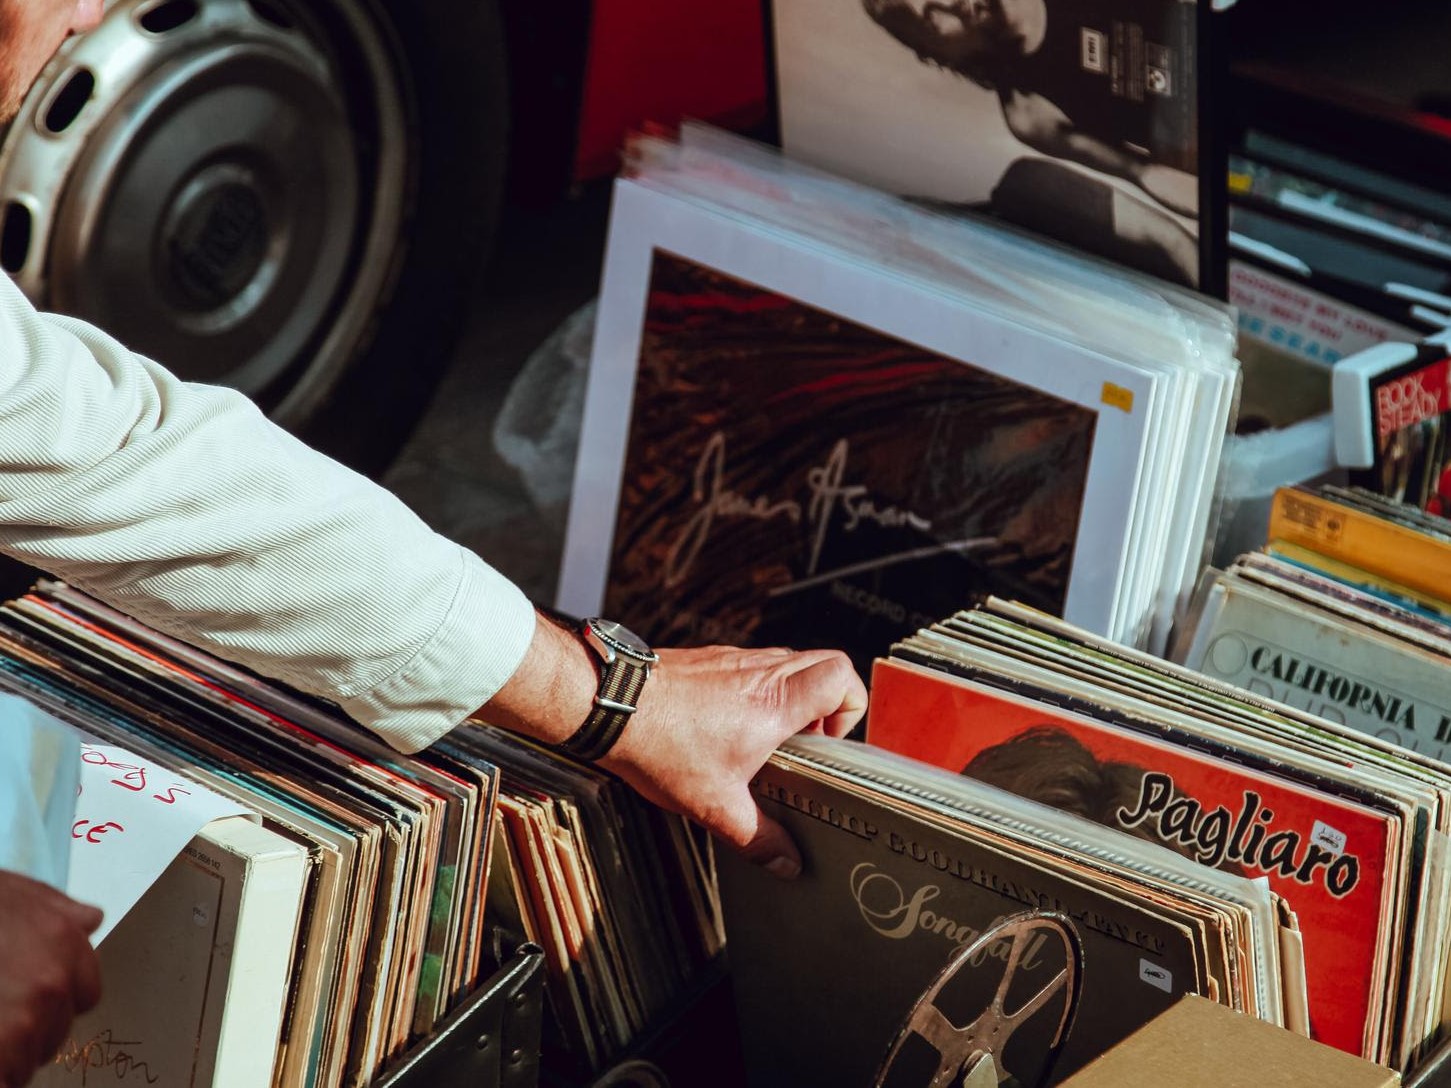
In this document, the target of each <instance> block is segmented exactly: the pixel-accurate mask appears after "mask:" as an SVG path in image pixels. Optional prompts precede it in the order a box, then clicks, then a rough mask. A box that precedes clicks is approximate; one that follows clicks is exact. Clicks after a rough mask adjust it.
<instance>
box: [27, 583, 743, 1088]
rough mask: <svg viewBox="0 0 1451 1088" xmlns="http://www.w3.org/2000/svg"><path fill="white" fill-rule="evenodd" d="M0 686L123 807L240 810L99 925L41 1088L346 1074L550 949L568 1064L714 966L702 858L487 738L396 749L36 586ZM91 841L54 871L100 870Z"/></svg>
mask: <svg viewBox="0 0 1451 1088" xmlns="http://www.w3.org/2000/svg"><path fill="white" fill-rule="evenodd" d="M0 689H5V690H8V691H11V692H15V693H17V694H20V695H22V696H24V697H26V698H28V699H30V700H31V701H32V702H34V703H36V704H37V705H39V706H40V707H42V708H43V709H46V710H48V711H49V712H51V713H52V714H53V715H55V716H57V717H59V718H61V719H62V720H64V721H67V722H69V723H70V724H72V725H74V726H75V727H77V728H78V729H79V730H80V731H81V732H82V733H83V734H84V735H85V737H86V738H87V740H88V746H87V748H86V759H87V761H88V762H97V761H98V762H100V763H101V764H102V766H101V769H102V770H103V771H104V772H105V774H106V775H107V776H111V777H113V778H114V779H115V784H116V785H117V786H119V787H121V788H124V789H125V790H126V791H127V792H131V791H142V792H143V793H144V795H145V796H147V797H152V796H154V797H155V800H156V802H157V803H158V804H165V803H166V802H167V800H168V798H171V799H173V800H174V799H179V798H181V797H184V796H186V795H187V794H189V793H196V792H199V791H201V790H202V789H203V788H205V789H206V790H209V791H212V792H213V793H214V794H216V795H218V796H220V797H222V798H226V799H229V801H230V802H232V803H234V806H233V807H234V810H235V811H245V812H246V813H250V817H249V818H243V817H232V818H229V819H225V820H214V821H213V822H212V823H210V824H208V825H207V826H206V827H204V828H203V830H202V832H201V833H199V834H198V835H197V836H196V838H195V839H194V840H193V841H192V842H191V844H190V845H189V846H187V848H186V849H185V850H184V851H183V853H182V855H181V856H180V857H178V858H177V859H176V861H175V862H174V863H173V864H172V865H171V866H170V868H168V869H166V871H165V872H164V873H163V874H162V876H161V878H160V879H158V880H157V881H156V882H155V883H154V884H153V885H152V886H151V887H150V888H149V890H147V891H146V892H145V894H144V895H142V896H141V897H140V899H139V901H137V902H136V904H135V906H133V907H131V908H130V909H129V911H127V912H126V913H125V915H124V917H120V918H119V919H116V918H108V919H107V927H108V929H109V928H110V927H111V926H112V925H114V929H113V930H111V931H110V932H109V933H108V934H107V935H106V936H105V938H104V940H103V941H102V943H101V945H100V949H99V951H100V955H101V960H102V965H103V972H104V977H105V979H106V996H105V998H104V1000H103V1002H102V1004H101V1005H100V1006H99V1007H98V1008H97V1009H95V1010H94V1011H92V1012H91V1013H88V1014H86V1015H85V1016H84V1017H82V1018H80V1019H79V1020H78V1021H77V1023H76V1025H75V1027H74V1028H73V1033H72V1038H71V1040H70V1041H69V1042H68V1043H67V1044H66V1046H65V1047H63V1049H62V1053H61V1056H60V1059H59V1060H58V1062H57V1063H56V1064H55V1065H52V1066H51V1067H49V1068H48V1069H47V1070H45V1071H44V1072H43V1073H42V1074H41V1075H40V1077H39V1079H38V1080H37V1083H39V1084H45V1085H49V1086H53V1088H58V1086H61V1085H69V1084H71V1083H72V1082H73V1081H74V1080H75V1079H76V1078H81V1077H83V1076H85V1075H94V1071H95V1069H96V1068H97V1067H99V1066H105V1067H108V1068H109V1067H111V1066H115V1065H118V1064H119V1065H121V1066H123V1067H124V1068H126V1069H131V1070H138V1069H144V1070H145V1072H146V1073H147V1076H148V1082H149V1083H155V1081H156V1080H157V1079H160V1078H162V1077H166V1078H167V1080H168V1081H170V1080H172V1079H174V1080H176V1082H177V1083H226V1084H231V1085H238V1086H249V1085H251V1086H256V1088H267V1086H268V1085H272V1084H281V1085H289V1086H292V1085H296V1086H302V1085H307V1086H314V1085H315V1086H319V1088H322V1086H328V1085H355V1084H365V1083H367V1082H368V1081H370V1080H372V1079H373V1078H374V1077H375V1076H376V1075H377V1074H378V1073H379V1072H380V1071H381V1070H383V1069H385V1068H386V1067H387V1065H388V1064H389V1062H390V1061H392V1060H393V1059H395V1058H397V1057H398V1056H399V1055H400V1054H401V1053H402V1052H403V1051H404V1050H405V1049H406V1048H407V1047H408V1046H409V1044H410V1043H412V1042H415V1041H417V1040H418V1039H420V1038H422V1037H423V1036H425V1035H427V1034H428V1033H429V1032H430V1031H431V1030H432V1029H433V1028H434V1026H435V1025H436V1024H438V1023H439V1022H440V1020H441V1018H442V1017H444V1016H445V1015H446V1014H447V1013H448V1012H449V1011H450V1010H451V1009H453V1008H454V1007H455V1006H456V1005H457V1004H458V1003H459V1001H460V1000H462V999H463V998H464V997H465V996H466V995H468V994H469V993H470V992H471V991H473V990H474V989H475V987H477V986H479V985H480V983H482V982H483V981H484V980H485V979H486V978H487V977H488V975H489V974H490V973H491V972H492V971H493V970H494V969H495V968H496V967H497V966H498V964H499V963H500V962H502V961H503V960H504V959H505V958H506V957H507V956H508V954H509V953H511V952H512V951H513V950H514V949H515V948H516V947H517V946H518V945H519V944H521V943H523V942H524V941H526V940H528V941H531V942H534V943H537V944H538V945H540V946H541V947H542V948H543V949H544V952H545V958H546V968H547V986H546V991H547V996H548V999H549V1004H550V1006H551V1009H552V1012H553V1015H552V1016H551V1017H550V1018H549V1024H550V1025H552V1027H551V1029H550V1034H549V1035H548V1036H547V1040H548V1049H549V1050H550V1051H551V1052H552V1053H553V1056H554V1058H555V1059H556V1061H559V1062H560V1064H561V1065H562V1066H565V1067H573V1068H577V1069H582V1070H586V1071H587V1070H591V1069H596V1068H598V1067H600V1066H601V1065H602V1064H604V1063H605V1062H606V1061H607V1060H608V1059H609V1058H610V1057H611V1056H612V1055H616V1054H618V1053H619V1052H620V1051H622V1050H623V1049H624V1048H626V1047H627V1046H628V1045H629V1044H630V1043H631V1042H632V1041H634V1040H635V1039H636V1038H637V1037H638V1036H639V1035H640V1034H641V1033H642V1032H643V1031H644V1030H645V1029H646V1028H647V1027H648V1026H650V1025H652V1024H653V1023H654V1022H656V1021H657V1020H659V1019H660V1018H662V1017H663V1016H665V1015H666V1014H667V1013H668V1012H669V1011H670V1010H671V1009H672V1006H673V1004H674V1003H676V1002H678V1000H679V999H680V998H681V996H682V995H683V994H685V993H686V992H688V991H691V990H693V989H694V988H696V987H698V985H699V974H700V970H701V968H702V967H703V966H704V965H705V964H706V963H708V962H709V961H710V960H712V958H713V957H714V956H715V955H716V953H717V952H718V951H719V948H720V944H721V940H722V937H721V923H720V920H719V912H718V908H717V905H716V902H715V898H714V891H713V881H712V879H711V866H712V858H711V855H710V845H709V843H708V842H706V841H702V839H701V838H700V836H699V833H698V832H697V831H695V830H693V829H691V828H690V827H688V826H687V825H686V824H685V823H684V821H682V820H680V819H679V818H676V817H673V816H668V815H666V814H663V813H661V812H659V811H658V810H656V809H654V808H653V806H649V805H647V804H645V803H644V802H642V801H641V800H640V799H639V798H638V797H637V796H636V795H635V794H634V793H633V792H632V791H630V790H629V789H628V788H626V787H625V786H623V785H622V784H621V783H619V782H618V781H615V780H613V779H611V778H609V777H608V776H606V775H603V774H601V773H599V772H597V771H594V770H593V769H591V768H588V767H585V766H582V765H579V764H577V763H574V762H573V761H570V760H566V759H563V758H562V757H559V756H558V755H556V754H555V753H553V752H551V751H549V750H546V749H544V748H541V747H538V746H535V745H532V744H530V743H528V742H526V741H523V740H521V739H519V738H517V737H515V736H513V735H511V734H507V733H504V732H503V731H498V730H494V729H491V728H489V727H487V726H483V725H468V726H464V727H461V728H459V729H457V730H455V731H453V732H452V733H450V734H449V735H448V736H447V737H446V738H445V739H444V740H443V741H441V742H440V743H438V744H436V745H435V746H433V747H432V748H430V749H429V750H428V751H427V752H426V753H423V754H421V755H419V756H414V757H408V756H403V755H400V754H399V753H397V752H395V751H393V750H392V749H390V748H388V747H387V746H385V745H383V744H382V743H381V742H379V741H378V740H376V739H375V738H373V737H372V736H370V735H368V734H365V733H363V732H362V731H361V730H359V729H358V728H357V727H355V726H353V725H352V724H351V723H349V722H347V721H346V720H345V719H343V718H342V717H341V716H340V715H338V714H337V713H336V711H334V710H333V709H331V708H330V707H328V706H326V705H325V704H322V703H319V702H316V701H312V700H308V699H305V698H303V697H299V696H297V695H295V694H292V693H290V692H288V691H286V690H283V689H281V688H279V687H277V686H275V685H273V684H270V683H268V682H265V681H262V680H259V679H258V678H256V677H254V676H252V675H250V674H247V673H244V672H241V671H239V670H237V669H235V668H232V667H231V666H228V665H226V664H224V663H222V662H219V661H217V660H215V659H213V658H210V657H208V656H207V655H205V654H203V653H201V652H199V651H197V650H195V649H194V648H192V647H189V646H186V645H184V644H182V643H179V642H176V641H174V640H171V639H169V638H167V637H165V636H163V635H160V634H158V633H156V632H154V631H152V630H150V629H149V628H147V627H145V626H144V625H142V624H140V623H138V622H136V621H135V620H133V619H131V618H129V617H127V616H125V615H123V614H121V613H118V612H116V611H114V610H112V609H110V608H108V607H106V606H104V605H101V604H99V603H97V602H95V601H93V600H90V599H89V598H87V597H85V596H84V595H82V594H80V593H77V592H76V591H74V590H73V589H71V588H69V587H66V586H63V585H59V584H55V583H48V584H44V585H42V586H41V587H40V588H38V589H37V590H36V591H35V592H32V593H31V594H29V595H27V596H26V597H24V598H22V599H19V600H17V601H13V602H10V603H9V604H7V605H5V606H4V607H3V608H0ZM500 768H505V770H504V772H503V773H502V774H501V772H500ZM94 801H95V799H92V798H90V797H88V796H83V797H82V802H83V808H84V807H85V806H86V805H87V804H91V803H94ZM85 814H86V815H90V813H89V812H87V813H85ZM110 823H111V824H112V826H110V827H109V828H106V829H105V830H107V832H108V833H109V834H111V835H113V836H119V835H122V834H131V835H133V836H134V835H136V834H145V833H146V829H144V828H141V827H135V826H132V827H129V830H128V829H127V827H124V826H122V824H123V823H125V821H119V820H117V821H110ZM108 841H109V842H118V841H119V840H118V839H115V838H113V839H111V840H107V839H106V838H105V837H104V836H101V835H97V836H95V837H94V841H93V843H91V844H89V845H88V846H87V848H86V851H85V852H84V853H80V852H76V857H73V859H72V873H73V874H74V873H75V872H76V868H77V863H78V862H79V864H80V865H81V866H82V867H84V868H86V869H87V870H88V871H89V876H90V877H91V878H93V879H94V880H99V881H106V880H108V879H119V877H120V874H117V873H114V872H112V871H111V870H109V869H108V868H107V865H108V864H110V863H109V862H108V855H107V853H106V850H105V847H106V844H107V843H108ZM90 870H93V871H90ZM486 893H487V894H486Z"/></svg>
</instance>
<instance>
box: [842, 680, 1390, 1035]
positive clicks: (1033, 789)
mask: <svg viewBox="0 0 1451 1088" xmlns="http://www.w3.org/2000/svg"><path fill="white" fill-rule="evenodd" d="M867 740H868V742H869V743H871V744H875V745H877V746H879V747H881V748H887V749H890V750H891V751H894V752H900V753H902V754H904V755H908V756H911V757H913V758H915V759H920V760H923V761H924V762H927V763H931V764H934V765H936V766H939V767H945V768H947V769H949V770H956V771H960V772H961V773H963V774H966V775H970V776H971V777H973V778H977V779H980V780H982V781H985V782H988V783H990V784H991V785H994V786H997V787H999V788H1001V789H1007V790H1011V791H1012V792H1013V793H1016V794H1019V795H1020V796H1023V797H1027V798H1031V799H1032V800H1036V801H1041V802H1043V803H1045V804H1050V805H1053V806H1054V807H1055V808H1059V809H1062V810H1064V811H1067V812H1073V813H1077V814H1078V815H1080V816H1083V817H1085V818H1086V819H1090V820H1094V821H1096V822H1098V823H1101V824H1105V825H1107V826H1110V827H1117V828H1119V829H1120V830H1122V831H1125V832H1127V833H1128V834H1130V835H1134V836H1136V837H1138V838H1141V839H1146V840H1148V841H1150V842H1154V843H1158V844H1160V845H1163V846H1167V847H1169V848H1170V849H1172V850H1176V851H1178V852H1179V853H1181V854H1183V855H1185V856H1187V857H1190V858H1193V859H1194V860H1196V861H1199V862H1202V863H1204V864H1208V865H1213V866H1215V867H1216V868H1220V869H1224V870H1227V871H1230V872H1235V873H1239V874H1241V875H1244V876H1248V877H1260V876H1264V877H1267V878H1268V879H1269V882H1270V887H1271V888H1273V889H1274V890H1275V891H1276V892H1277V893H1279V894H1280V895H1281V896H1283V897H1284V898H1285V900H1286V901H1287V902H1288V903H1289V905H1290V908H1291V909H1292V910H1294V912H1295V913H1296V915H1297V916H1298V917H1299V922H1300V928H1301V931H1302V934H1303V939H1304V946H1305V974H1306V987H1307V991H1308V997H1309V1008H1310V1027H1311V1034H1312V1035H1313V1036H1314V1038H1316V1039H1318V1040H1320V1041H1321V1042H1323V1043H1327V1044H1329V1045H1330V1046H1333V1047H1336V1048H1337V1049H1340V1050H1344V1051H1348V1052H1350V1053H1352V1054H1361V1055H1363V1056H1369V1055H1367V1054H1366V1051H1367V1050H1368V1049H1369V1044H1368V1040H1369V1039H1370V1038H1371V1037H1372V1029H1373V1024H1370V1023H1368V1021H1370V1020H1371V1019H1372V1009H1371V993H1372V988H1373V986H1375V985H1376V983H1375V981H1374V979H1375V974H1374V964H1375V958H1376V945H1377V937H1378V934H1379V932H1380V930H1381V928H1382V927H1383V926H1384V925H1385V924H1387V923H1386V922H1385V921H1384V919H1387V918H1389V917H1390V916H1391V913H1392V912H1391V910H1389V909H1387V904H1386V899H1387V894H1388V891H1389V887H1388V880H1387V874H1388V872H1389V871H1390V870H1391V869H1392V867H1393V865H1394V858H1393V855H1392V850H1393V849H1394V846H1395V844H1396V842H1397V838H1398V836H1397V834H1396V829H1394V828H1393V827H1392V826H1391V825H1392V818H1391V817H1390V816H1389V815H1387V814H1384V813H1380V812H1376V811H1374V810H1372V809H1370V808H1367V807H1366V806H1364V805H1360V804H1356V803H1354V802H1351V801H1347V800H1344V799H1342V798H1337V797H1332V796H1328V795H1326V794H1323V793H1317V792H1315V791H1313V790H1311V789H1309V788H1306V787H1303V786H1298V785H1295V784H1293V783H1291V782H1288V781H1286V780H1284V779H1281V778H1277V777H1275V776H1273V775H1270V774H1268V773H1265V772H1261V771H1257V770H1254V769H1252V768H1249V767H1243V766H1239V765H1236V764H1233V763H1228V762H1225V761H1223V760H1220V759H1217V758H1215V757H1214V756H1212V755H1209V754H1207V753H1203V752H1196V751H1193V750H1191V749H1188V748H1180V747H1178V746H1176V745H1173V744H1170V743H1168V742H1165V741H1162V740H1159V739H1157V738H1154V737H1151V736H1147V735H1144V734H1139V733H1135V732H1133V731H1131V730H1129V729H1126V728H1124V727H1121V726H1117V725H1111V724H1108V723H1104V722H1098V721H1094V720H1093V719H1091V718H1087V717H1084V716H1082V715H1079V714H1074V713H1071V712H1068V711H1061V710H1058V709H1056V708H1052V707H1048V706H1045V705H1043V704H1041V703H1034V702H1032V701H1030V700H1028V699H1024V698H1019V697H1016V696H1013V695H1010V694H1008V693H1006V692H1001V691H997V690H994V689H991V688H986V687H980V686H978V685H975V684H973V683H972V682H971V681H968V680H965V679H962V678H960V677H954V676H951V675H949V674H947V673H939V672H935V671H933V670H930V669H926V668H921V667H918V666H915V665H910V664H906V663H903V662H898V661H886V660H879V661H878V662H877V663H876V666H875V668H874V669H873V672H872V699H871V706H870V709H869V711H868V716H867ZM1380 985H1381V986H1382V987H1384V986H1385V983H1384V982H1382V983H1380Z"/></svg>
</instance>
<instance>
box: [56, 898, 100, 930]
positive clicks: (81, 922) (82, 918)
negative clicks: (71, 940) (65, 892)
mask: <svg viewBox="0 0 1451 1088" xmlns="http://www.w3.org/2000/svg"><path fill="white" fill-rule="evenodd" d="M60 900H61V910H62V911H64V912H65V916H66V918H67V919H68V920H69V921H70V923H71V924H72V925H74V926H76V927H77V928H79V929H80V930H81V932H83V933H87V934H89V933H94V932H95V931H96V930H97V928H98V927H99V926H100V924H101V921H102V920H103V919H104V917H105V915H103V914H102V913H101V911H100V910H99V909H98V908H96V907H92V906H88V905H87V904H85V903H80V902H77V901H76V900H74V899H72V898H70V897H69V896H61V897H60Z"/></svg>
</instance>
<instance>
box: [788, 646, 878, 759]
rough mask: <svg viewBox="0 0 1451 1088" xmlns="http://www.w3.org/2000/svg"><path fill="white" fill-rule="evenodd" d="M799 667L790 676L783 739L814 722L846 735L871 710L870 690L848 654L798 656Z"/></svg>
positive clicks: (835, 734) (834, 733)
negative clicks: (869, 703)
mask: <svg viewBox="0 0 1451 1088" xmlns="http://www.w3.org/2000/svg"><path fill="white" fill-rule="evenodd" d="M798 658H799V667H798V669H797V671H795V672H794V673H792V674H791V675H790V676H788V677H787V679H786V685H787V696H786V700H785V702H784V704H783V707H782V709H783V710H784V712H785V720H784V721H783V722H782V723H781V726H782V730H781V739H782V740H784V739H786V738H787V737H790V736H794V735H795V734H797V733H799V732H801V731H803V730H804V729H806V728H808V727H809V726H810V725H811V724H812V723H814V722H820V723H821V728H822V730H823V731H824V732H826V733H828V734H830V735H831V736H833V737H844V736H846V734H847V733H849V732H851V730H852V729H853V728H854V727H855V726H856V724H857V722H859V721H861V720H862V715H863V714H865V713H866V711H867V689H866V685H865V684H863V683H862V679H861V677H860V676H858V675H857V674H856V670H855V669H853V668H852V667H851V662H850V661H849V660H848V659H847V657H846V655H845V654H842V653H839V652H837V651H835V650H817V651H811V652H807V653H803V654H800V655H798Z"/></svg>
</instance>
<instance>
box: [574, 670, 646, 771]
mask: <svg viewBox="0 0 1451 1088" xmlns="http://www.w3.org/2000/svg"><path fill="white" fill-rule="evenodd" d="M649 675H650V667H649V666H648V665H644V664H637V663H635V662H632V661H628V660H625V659H623V658H617V659H616V661H615V663H614V664H613V665H606V666H604V676H603V677H601V680H600V686H599V691H598V693H597V694H596V695H595V700H594V708H593V709H592V710H591V711H590V713H589V716H588V717H586V718H585V720H584V724H583V725H581V726H580V727H579V729H577V730H576V731H575V732H574V734H573V735H572V736H570V738H569V739H568V740H566V741H565V742H564V743H563V744H561V745H560V746H559V748H560V750H561V751H563V752H564V753H565V754H567V755H571V756H573V757H574V758H575V759H580V760H584V761H585V762H587V763H593V762H594V761H596V760H598V759H603V758H604V757H605V756H606V755H608V754H609V751H610V749H612V748H613V747H614V746H615V743H616V742H617V741H618V740H619V739H620V735H621V734H622V733H624V731H625V726H627V725H628V724H630V718H631V716H633V715H634V713H635V704H636V703H638V702H639V699H640V692H641V691H643V690H644V688H645V680H646V679H647V678H648V677H649Z"/></svg>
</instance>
